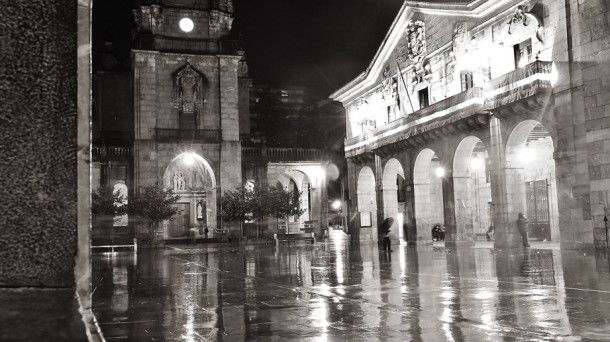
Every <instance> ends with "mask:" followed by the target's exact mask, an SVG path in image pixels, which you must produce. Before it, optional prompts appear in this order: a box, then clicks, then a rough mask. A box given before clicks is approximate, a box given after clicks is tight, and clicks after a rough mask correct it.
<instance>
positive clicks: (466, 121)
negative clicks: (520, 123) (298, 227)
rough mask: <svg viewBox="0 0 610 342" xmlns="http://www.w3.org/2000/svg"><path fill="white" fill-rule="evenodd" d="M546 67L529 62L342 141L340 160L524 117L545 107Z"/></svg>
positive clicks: (548, 84) (367, 157) (548, 69)
mask: <svg viewBox="0 0 610 342" xmlns="http://www.w3.org/2000/svg"><path fill="white" fill-rule="evenodd" d="M551 73H552V63H551V62H542V61H535V62H533V63H531V64H528V65H526V66H524V67H523V68H519V69H517V70H515V71H512V72H510V73H508V74H505V75H502V76H500V77H498V78H495V79H493V80H491V81H490V82H489V84H488V85H487V86H486V87H485V88H472V89H469V90H467V91H465V92H462V93H459V94H457V95H455V96H452V97H449V98H446V99H444V100H442V101H439V102H436V103H434V104H432V105H430V106H428V107H425V108H422V109H420V110H418V111H415V112H413V113H411V114H409V115H408V116H407V117H403V118H400V119H398V120H395V121H393V122H390V123H388V124H386V125H383V126H381V127H379V128H376V129H374V130H371V131H369V132H366V133H365V134H363V135H360V136H356V137H353V138H350V139H348V140H346V142H345V156H346V157H347V158H355V160H356V161H357V162H358V161H362V162H364V161H366V160H370V158H371V157H372V156H374V155H375V154H377V155H381V156H383V155H390V154H392V153H394V152H395V151H399V150H401V149H405V148H410V147H414V146H419V145H423V144H426V143H428V142H432V141H435V140H438V139H441V138H443V137H444V136H446V135H448V134H452V133H453V132H456V131H469V130H472V129H477V128H479V127H483V126H485V125H487V123H488V120H489V113H490V112H491V113H493V114H494V115H495V116H498V117H500V118H506V117H515V116H525V115H528V114H530V113H533V112H537V111H539V110H540V109H541V108H543V107H545V106H547V105H548V101H549V97H550V94H551V92H552V86H551Z"/></svg>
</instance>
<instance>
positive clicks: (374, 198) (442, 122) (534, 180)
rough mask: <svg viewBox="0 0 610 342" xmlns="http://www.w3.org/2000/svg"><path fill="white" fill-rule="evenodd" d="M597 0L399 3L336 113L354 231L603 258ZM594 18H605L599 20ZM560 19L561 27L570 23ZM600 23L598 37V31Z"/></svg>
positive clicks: (604, 71)
mask: <svg viewBox="0 0 610 342" xmlns="http://www.w3.org/2000/svg"><path fill="white" fill-rule="evenodd" d="M608 6H609V5H608V4H606V3H605V2H604V1H597V0H587V1H581V2H579V4H578V5H566V3H564V2H558V1H551V0H531V1H514V0H498V1H485V0H477V1H467V0H465V1H456V2H454V3H452V4H451V5H449V4H444V3H441V2H439V1H406V2H405V3H404V5H403V6H402V8H401V9H400V12H399V13H398V16H397V17H396V19H395V21H394V23H393V24H392V26H391V29H390V31H389V32H388V34H387V35H386V39H385V40H384V42H383V43H382V45H381V47H380V48H379V50H378V52H377V54H376V55H375V57H374V59H373V61H372V62H371V64H370V65H369V67H368V68H367V69H366V71H365V72H363V73H362V74H361V75H359V76H358V77H357V78H356V79H354V80H353V81H351V82H350V83H348V84H347V85H345V86H344V87H342V88H341V89H339V90H337V91H336V92H335V93H334V94H332V95H331V98H333V99H334V100H337V101H340V102H341V103H343V106H344V107H345V110H346V114H347V116H346V118H347V119H346V126H347V140H346V143H345V154H346V157H347V159H348V173H349V175H348V184H349V193H350V232H351V233H352V235H353V236H354V238H356V239H360V240H369V241H376V240H377V239H378V231H377V227H378V225H379V224H380V223H381V221H382V220H383V219H385V218H386V217H393V218H395V220H396V221H397V222H398V225H395V227H394V229H393V230H392V231H391V235H392V239H394V240H399V239H400V240H406V241H407V242H408V243H409V244H427V243H431V241H432V236H431V233H430V231H431V228H432V227H433V226H434V225H436V224H439V225H444V226H445V227H446V235H447V236H446V240H445V241H446V243H447V244H453V245H460V244H466V245H468V244H473V243H474V242H475V241H476V240H477V239H480V238H484V237H485V233H486V232H487V231H488V228H489V227H490V226H492V225H493V228H494V229H495V245H496V246H518V245H521V237H520V234H519V232H518V229H517V226H516V221H517V217H518V214H519V213H523V214H526V216H527V217H528V220H529V231H530V233H529V234H530V238H532V239H533V240H540V241H549V240H550V241H556V242H560V244H561V246H562V248H592V247H596V248H603V247H605V243H606V232H605V228H604V216H605V215H608V214H609V213H610V172H609V170H610V125H608V123H609V122H610V121H609V119H608V115H609V114H608V113H610V112H609V111H608V110H607V109H608V108H609V107H608V105H609V104H610V102H609V101H608V99H609V98H610V91H609V90H608V87H607V85H608V76H607V75H608V74H609V73H610V63H609V62H608V57H609V55H608V53H607V49H606V46H607V44H608V42H610V29H609V28H608V27H609V26H608V25H607V18H606V17H604V13H606V12H607V10H608ZM600 9H601V10H600ZM566 18H567V19H566ZM600 20H601V21H603V22H605V23H606V24H605V25H601V24H600V23H599V21H600Z"/></svg>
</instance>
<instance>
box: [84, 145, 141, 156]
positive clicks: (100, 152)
mask: <svg viewBox="0 0 610 342" xmlns="http://www.w3.org/2000/svg"><path fill="white" fill-rule="evenodd" d="M91 155H92V156H93V157H131V147H127V146H92V147H91Z"/></svg>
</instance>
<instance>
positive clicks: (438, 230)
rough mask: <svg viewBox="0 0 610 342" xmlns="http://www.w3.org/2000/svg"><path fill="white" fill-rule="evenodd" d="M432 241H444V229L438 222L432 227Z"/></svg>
mask: <svg viewBox="0 0 610 342" xmlns="http://www.w3.org/2000/svg"><path fill="white" fill-rule="evenodd" d="M432 241H445V230H444V229H443V228H442V227H441V225H440V224H438V223H437V224H435V225H434V227H432Z"/></svg>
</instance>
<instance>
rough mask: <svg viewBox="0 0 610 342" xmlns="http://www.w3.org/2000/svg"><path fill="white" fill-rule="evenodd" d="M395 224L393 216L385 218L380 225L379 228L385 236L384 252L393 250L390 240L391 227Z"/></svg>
mask: <svg viewBox="0 0 610 342" xmlns="http://www.w3.org/2000/svg"><path fill="white" fill-rule="evenodd" d="M393 224H394V219H393V218H391V217H388V218H387V219H385V220H383V223H381V226H380V227H379V230H380V231H381V235H382V236H383V251H384V252H391V251H392V246H391V240H390V228H391V227H392V225H393Z"/></svg>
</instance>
